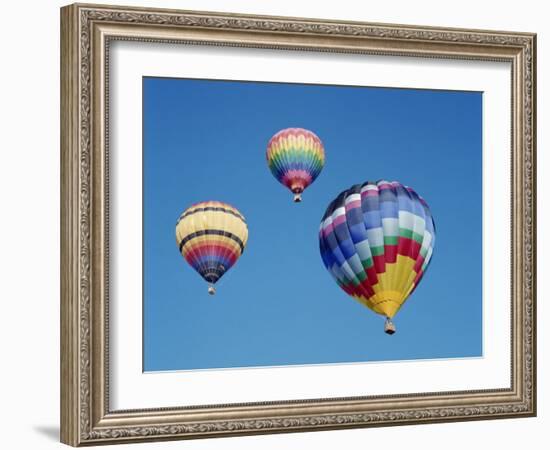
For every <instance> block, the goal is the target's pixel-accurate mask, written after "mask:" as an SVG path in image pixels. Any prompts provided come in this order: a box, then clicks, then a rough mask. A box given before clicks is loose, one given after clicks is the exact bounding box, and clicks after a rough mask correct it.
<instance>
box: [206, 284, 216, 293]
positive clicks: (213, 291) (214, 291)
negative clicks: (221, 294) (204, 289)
mask: <svg viewBox="0 0 550 450" xmlns="http://www.w3.org/2000/svg"><path fill="white" fill-rule="evenodd" d="M208 293H209V294H210V295H214V294H215V293H216V288H215V287H214V286H208Z"/></svg>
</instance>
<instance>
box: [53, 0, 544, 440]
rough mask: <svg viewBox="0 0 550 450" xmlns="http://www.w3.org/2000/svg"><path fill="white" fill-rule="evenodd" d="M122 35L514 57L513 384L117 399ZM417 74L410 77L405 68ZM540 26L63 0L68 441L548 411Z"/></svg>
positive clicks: (64, 414)
mask: <svg viewBox="0 0 550 450" xmlns="http://www.w3.org/2000/svg"><path fill="white" fill-rule="evenodd" d="M115 41H135V42H146V43H159V44H170V45H173V44H179V45H184V46H185V45H197V44H198V45H209V46H216V47H221V48H227V47H237V48H254V49H265V50H266V51H270V52H275V51H279V50H291V51H296V52H297V55H298V56H299V55H300V54H301V52H326V53H335V54H338V53H341V54H355V55H358V56H360V55H384V56H389V57H391V56H395V57H402V56H407V57H412V58H416V59H417V60H418V61H420V62H421V61H425V60H428V59H437V60H461V61H465V62H468V61H470V62H471V63H474V62H475V61H496V62H506V63H509V64H510V67H511V86H510V99H511V117H510V123H511V149H510V154H511V173H510V189H511V222H512V223H511V236H510V241H509V242H508V243H505V244H506V245H510V246H511V269H510V271H511V299H505V300H503V301H510V311H511V313H510V329H511V332H510V336H511V338H510V339H511V345H510V348H511V352H510V365H509V370H510V380H511V383H510V386H509V387H507V388H502V387H498V388H495V389H482V390H479V389H478V390H460V391H445V392H440V391H432V392H423V393H417V392H410V393H406V394H394V395H372V396H364V395H361V393H359V392H358V393H357V396H352V397H345V398H342V397H335V398H322V399H315V398H312V399H307V400H301V399H286V400H284V401H265V400H264V399H262V398H258V399H257V401H256V402H242V403H231V404H214V405H210V404H209V405H202V406H201V405H198V406H197V405H193V404H182V405H178V406H177V407H169V406H168V405H166V407H162V406H161V407H159V408H144V409H131V410H114V409H113V408H112V406H111V405H110V396H111V395H112V392H111V391H110V389H111V387H110V384H109V378H110V372H109V365H110V363H111V362H112V361H111V359H110V352H109V348H110V346H109V338H110V336H109V317H110V316H109V286H110V282H111V281H112V280H111V279H110V270H109V259H110V257H111V255H110V245H109V217H110V216H109V208H110V204H109V186H110V183H111V182H112V180H111V178H110V177H111V176H113V173H110V172H109V167H110V166H109V158H110V153H109V131H110V126H111V124H110V122H109V95H110V94H111V93H110V92H109V87H110V84H109V63H110V60H109V57H110V47H111V45H112V44H113V43H114V42H115ZM406 75H407V74H406V73H404V74H403V77H406ZM535 88H536V36H535V35H534V34H530V33H516V32H502V31H485V30H466V29H445V28H433V27H421V26H405V25H385V24H373V23H359V22H346V23H343V22H336V21H327V20H315V19H301V18H286V17H260V16H249V15H241V14H227V13H209V12H195V11H174V10H161V9H143V8H130V7H114V6H106V5H103V6H100V5H85V4H74V5H70V6H66V7H64V8H62V9H61V241H62V245H61V441H62V442H64V443H66V444H69V445H72V446H80V445H95V444H112V443H123V442H137V441H148V440H169V439H191V438H204V437H217V436H218V437H219V436H232V435H245V434H262V433H278V432H298V431H314V430H327V429H340V428H352V427H369V426H386V425H400V424H421V423H434V422H446V421H459V420H479V419H496V418H506V417H530V416H534V415H535V414H536V334H535V333H536V302H535V300H536V210H535V205H536V157H535V155H536V154H535V150H536V119H535V106H536V91H535Z"/></svg>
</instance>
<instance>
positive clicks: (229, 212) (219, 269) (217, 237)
mask: <svg viewBox="0 0 550 450" xmlns="http://www.w3.org/2000/svg"><path fill="white" fill-rule="evenodd" d="M247 240H248V227H247V225H246V221H245V218H244V216H243V215H242V214H241V213H240V212H239V210H238V209H237V208H234V207H233V206H231V205H228V204H227V203H222V202H218V201H207V202H201V203H196V204H194V205H193V206H191V207H189V208H188V209H186V210H185V211H184V212H183V213H182V214H181V216H180V217H179V219H178V221H177V223H176V243H177V245H178V248H179V250H180V253H181V254H182V256H183V257H184V258H185V260H186V261H187V262H188V263H189V265H191V267H193V269H195V270H196V271H197V272H198V273H199V274H200V275H201V276H202V277H203V278H204V280H205V281H206V282H208V292H209V293H210V294H214V293H215V292H216V290H215V289H214V284H215V283H216V282H217V281H218V280H219V279H220V278H221V277H222V276H223V275H224V274H225V272H227V271H228V270H229V269H230V268H231V267H232V266H233V265H234V264H235V263H236V262H237V259H239V257H240V256H241V255H242V253H243V252H244V248H245V246H246V242H247Z"/></svg>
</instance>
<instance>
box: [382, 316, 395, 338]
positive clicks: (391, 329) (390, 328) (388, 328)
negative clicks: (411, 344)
mask: <svg viewBox="0 0 550 450" xmlns="http://www.w3.org/2000/svg"><path fill="white" fill-rule="evenodd" d="M384 331H385V333H386V334H390V335H392V334H394V333H395V325H394V323H393V322H392V321H391V320H390V319H389V318H387V319H386V323H385V324H384Z"/></svg>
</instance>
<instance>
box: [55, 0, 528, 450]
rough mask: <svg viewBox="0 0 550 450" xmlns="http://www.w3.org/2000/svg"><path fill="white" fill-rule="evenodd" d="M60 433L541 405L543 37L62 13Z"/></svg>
mask: <svg viewBox="0 0 550 450" xmlns="http://www.w3.org/2000/svg"><path fill="white" fill-rule="evenodd" d="M61 93H62V95H61V114H62V115H61V202H60V204H61V236H62V242H61V273H62V279H61V329H60V336H61V386H60V387H61V429H60V431H61V433H60V434H61V441H62V442H64V443H67V444H70V445H74V446H79V445H94V444H107V443H129V442H140V441H160V440H170V439H194V438H211V437H219V436H236V435H252V434H265V433H281V432H304V431H318V430H319V431H320V430H329V429H344V428H357V427H376V426H390V425H412V424H424V423H436V422H452V421H471V420H486V419H496V418H510V417H518V418H519V417H530V416H534V415H536V239H535V236H536V208H535V205H536V201H535V200H536V176H535V175H536V102H535V98H536V35H535V34H533V33H527V32H510V31H491V30H471V29H452V28H444V27H421V26H414V25H389V24H382V23H364V22H345V21H336V20H329V19H308V18H285V17H270V16H253V15H246V14H239V13H213V12H198V11H176V10H164V9H156V8H132V7H116V6H98V5H95V6H94V5H82V4H74V5H70V6H66V7H63V8H62V9H61Z"/></svg>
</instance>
